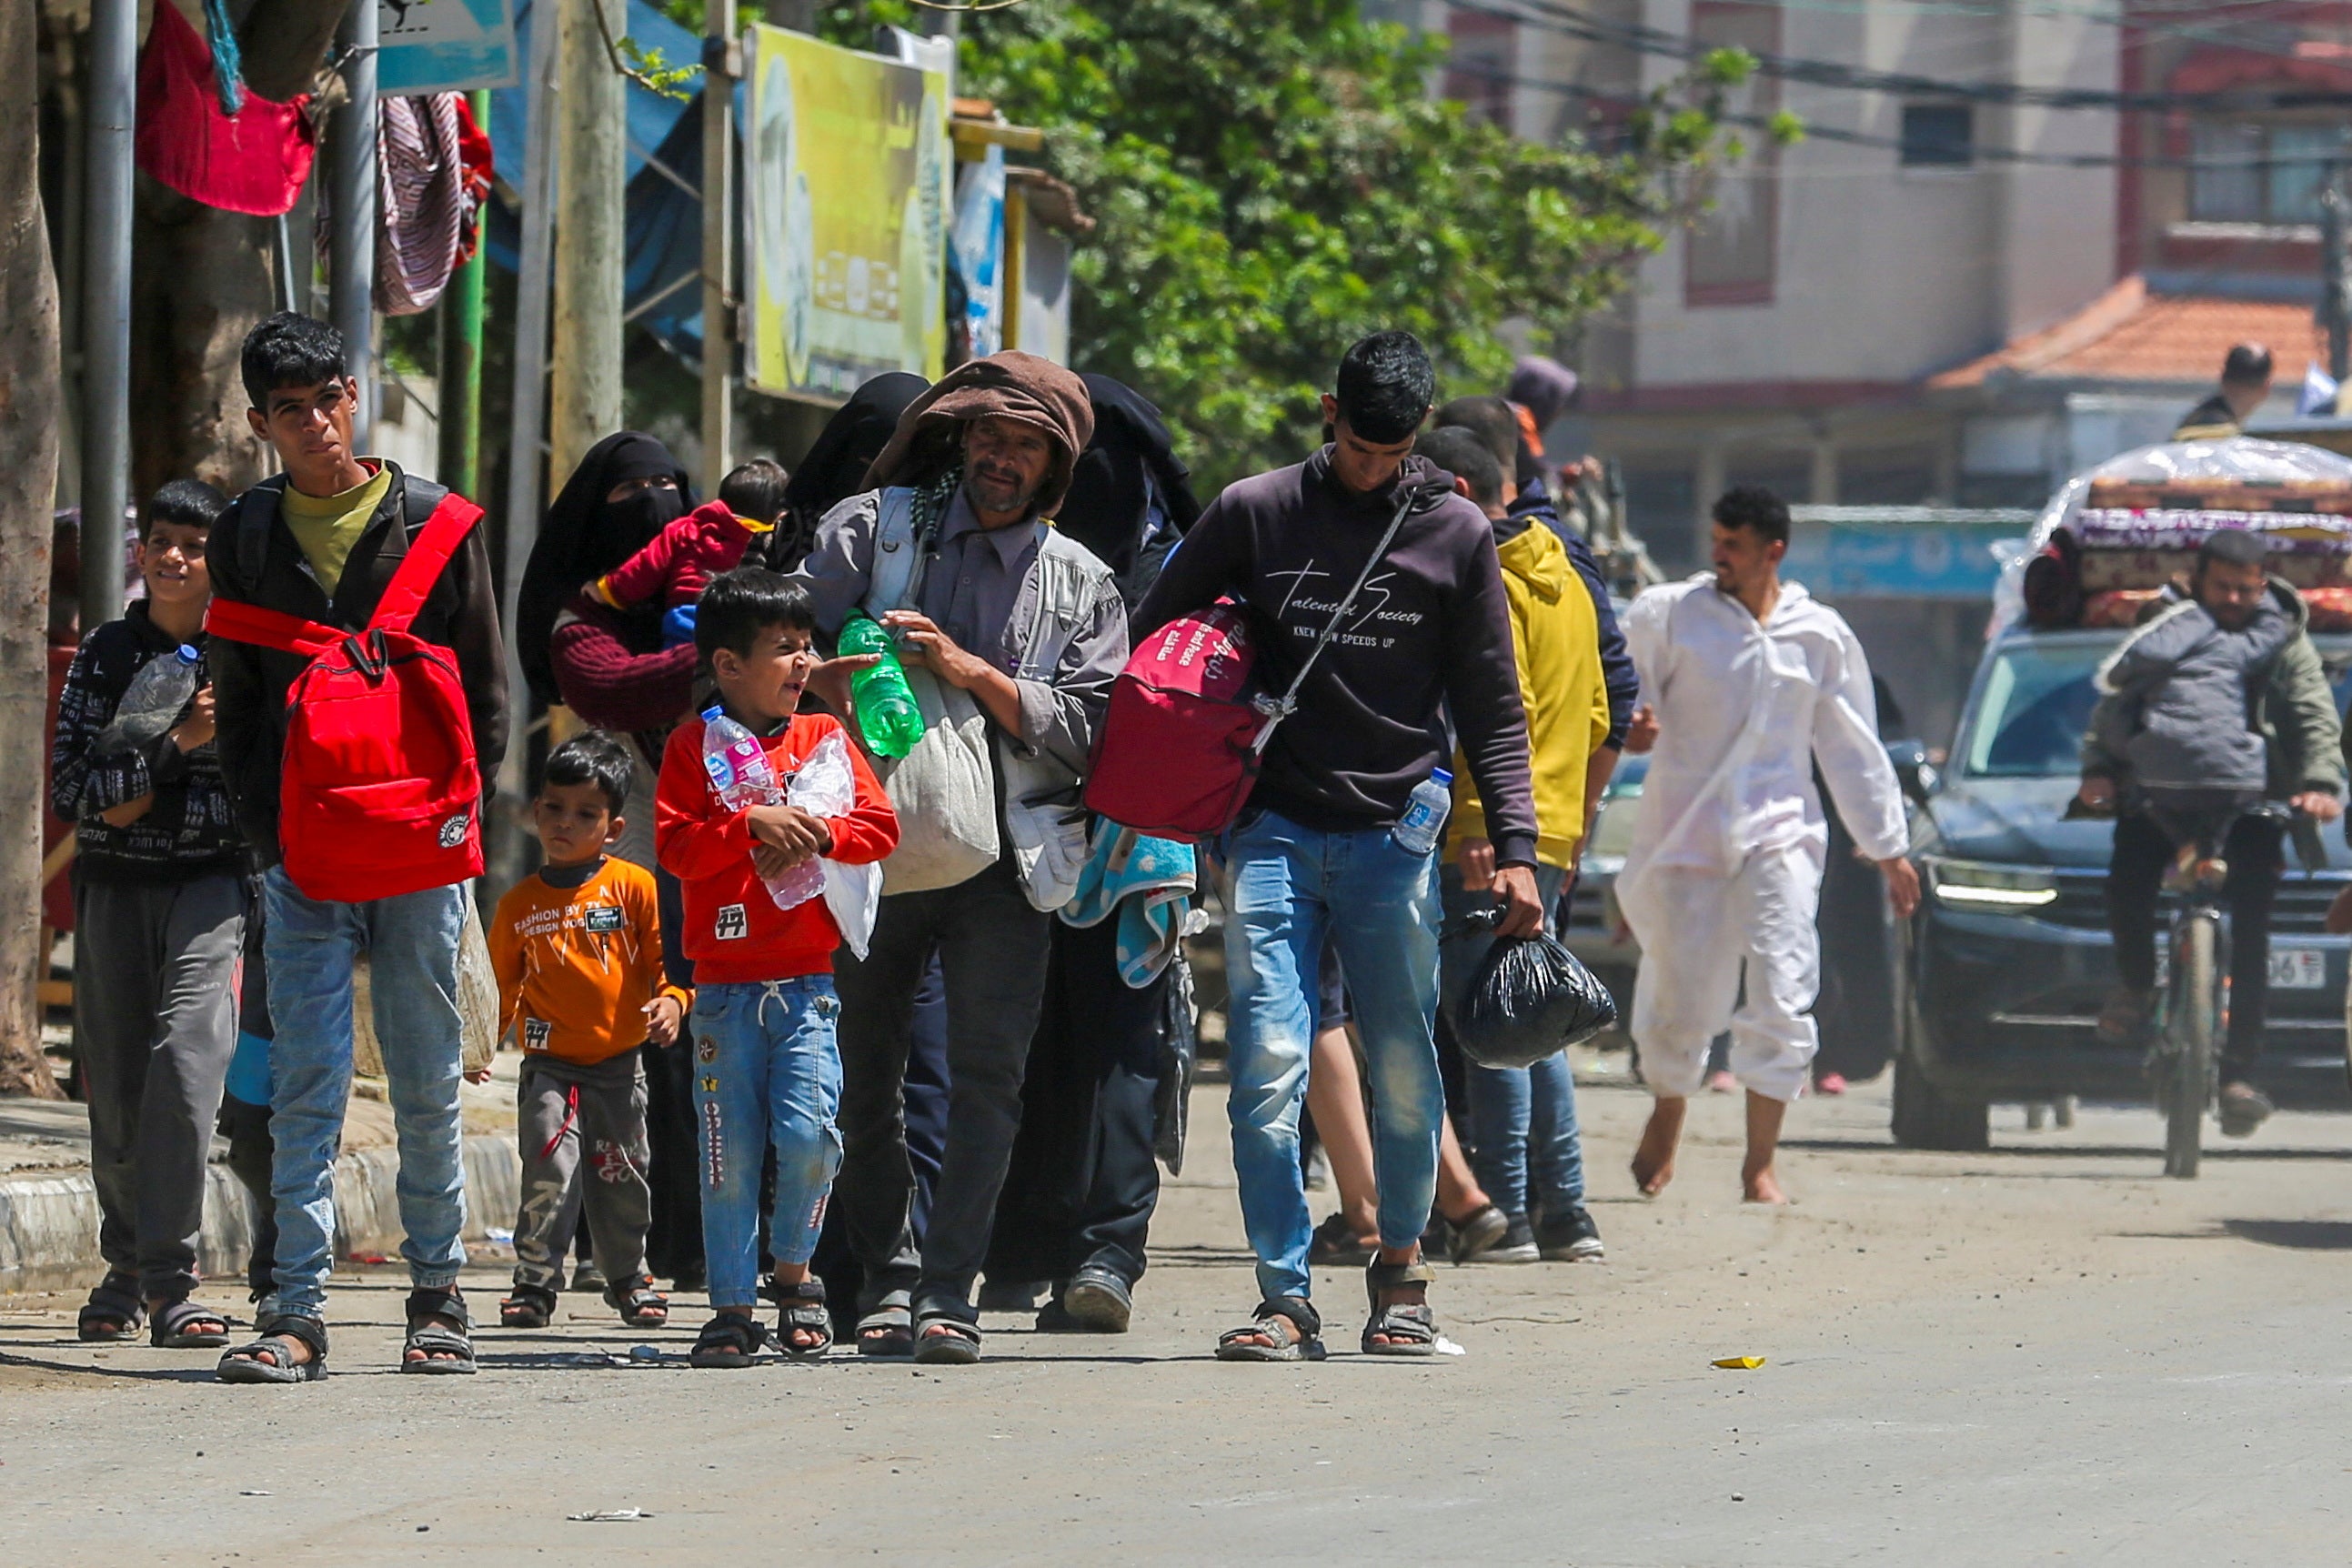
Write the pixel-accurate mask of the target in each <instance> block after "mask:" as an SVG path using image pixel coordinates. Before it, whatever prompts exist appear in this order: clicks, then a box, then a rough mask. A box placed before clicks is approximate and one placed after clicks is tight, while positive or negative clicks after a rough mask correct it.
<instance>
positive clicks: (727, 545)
mask: <svg viewBox="0 0 2352 1568" xmlns="http://www.w3.org/2000/svg"><path fill="white" fill-rule="evenodd" d="M752 533H753V529H752V527H751V524H750V523H748V522H746V521H743V520H742V519H741V518H740V517H737V516H736V515H735V509H734V508H732V507H730V506H729V505H728V504H727V503H726V502H725V501H723V500H714V501H705V502H704V503H703V504H702V505H700V506H698V507H696V508H695V509H694V510H692V511H690V512H688V513H687V514H686V515H685V516H684V517H681V518H679V519H678V520H677V521H675V522H673V523H671V524H669V525H668V526H667V528H664V529H663V530H662V531H660V532H659V533H656V534H655V535H654V536H653V538H652V540H651V541H649V542H647V543H646V547H645V548H644V549H642V550H640V551H638V552H636V553H635V555H632V556H630V557H629V558H628V559H627V560H626V561H624V562H622V563H620V564H619V565H618V566H615V567H614V568H613V569H612V570H611V571H610V572H607V573H605V574H604V575H603V576H602V577H599V578H597V579H596V581H595V583H594V584H593V586H592V588H591V590H590V591H591V592H592V593H593V594H594V595H596V596H597V597H598V598H600V599H602V600H604V603H606V604H607V605H612V606H613V608H614V609H616V610H628V609H635V607H636V606H637V605H644V604H649V603H651V602H653V601H654V600H656V599H658V600H659V601H660V602H661V606H662V608H663V609H665V610H672V609H676V608H677V606H678V605H691V604H692V603H694V602H695V600H697V599H698V598H700V597H702V590H703V589H704V588H706V587H708V586H709V584H710V580H711V579H712V578H713V577H716V576H718V575H719V574H720V573H721V572H732V571H734V570H735V568H736V567H738V566H740V565H741V564H743V552H744V551H745V550H746V549H747V548H749V547H750V545H751V536H752Z"/></svg>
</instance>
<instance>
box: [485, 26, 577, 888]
mask: <svg viewBox="0 0 2352 1568" xmlns="http://www.w3.org/2000/svg"><path fill="white" fill-rule="evenodd" d="M554 9H555V7H554V5H549V7H548V10H549V11H550V12H552V11H553V10H554ZM535 21H536V24H537V25H536V26H533V27H532V28H531V30H530V58H529V60H528V61H527V63H526V64H525V66H524V69H525V71H526V72H527V73H528V74H527V75H526V76H525V77H524V78H523V126H524V132H523V134H524V141H523V154H522V254H521V255H520V258H518V261H517V265H518V267H519V268H520V275H519V276H518V277H517V278H516V279H515V340H514V422H513V425H512V426H511V429H510V432H509V441H510V445H509V447H508V449H507V540H506V574H505V579H504V580H505V585H506V592H505V595H503V597H502V599H501V601H500V605H499V609H500V612H501V614H502V616H503V618H504V619H503V624H504V625H505V626H506V631H507V635H506V650H507V693H508V698H509V701H510V702H511V703H512V704H513V705H514V710H515V712H516V713H517V714H519V715H521V716H522V720H523V721H527V720H528V719H529V717H530V711H531V708H532V700H531V696H530V683H529V682H528V681H526V680H525V679H523V673H522V651H521V645H520V643H518V642H517V641H516V640H515V614H516V605H517V604H518V603H519V601H520V598H521V595H522V574H523V571H524V568H525V567H527V566H528V565H529V564H530V548H531V546H532V545H533V544H535V543H537V542H538V541H539V508H540V494H541V492H540V473H541V467H540V466H541V464H542V463H543V462H545V461H546V458H545V455H544V453H542V451H541V447H542V446H543V445H544V442H545V438H546V426H547V307H548V262H549V259H550V252H551V250H552V248H553V244H554V232H555V134H556V132H555V105H556V100H557V98H558V96H559V95H558V93H557V90H556V81H555V70H556V58H557V55H558V53H559V51H558V49H557V47H556V37H557V34H558V33H559V32H560V31H561V30H562V24H561V22H560V21H559V20H558V18H557V17H556V16H553V15H542V16H537V17H536V18H535ZM529 792H530V735H529V732H528V730H527V727H526V723H525V722H522V721H519V722H518V723H517V724H516V726H515V733H514V736H513V738H512V739H511V740H510V741H509V742H508V745H507V754H506V761H505V762H504V763H501V764H500V765H499V798H500V799H502V800H505V801H507V802H508V803H509V805H510V806H511V805H512V803H515V802H519V801H521V800H522V799H523V798H524V797H525V796H526V795H528V794H529ZM483 826H485V827H486V828H487V829H488V831H489V833H490V842H489V846H488V848H489V852H490V855H491V856H492V858H493V865H494V867H495V868H496V869H497V871H498V879H497V881H496V884H495V885H497V886H499V887H507V886H510V885H511V884H512V883H514V882H515V881H517V880H519V879H520V878H521V877H522V876H523V875H524V873H525V872H526V871H528V870H529V867H528V866H527V865H526V864H525V860H526V858H527V856H526V851H527V850H528V848H529V845H528V844H527V843H526V842H525V836H524V834H523V832H522V828H521V825H520V823H519V822H518V821H516V819H515V818H514V816H512V814H511V811H510V810H508V811H499V812H495V813H493V814H491V816H490V819H489V821H488V822H487V823H485V824H484V825H483Z"/></svg>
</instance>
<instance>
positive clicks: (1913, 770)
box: [1886, 741, 1944, 805]
mask: <svg viewBox="0 0 2352 1568" xmlns="http://www.w3.org/2000/svg"><path fill="white" fill-rule="evenodd" d="M1886 760H1887V761H1888V762H1890V763H1894V764H1895V782H1896V783H1897V784H1900V785H1901V786H1902V788H1903V793H1904V795H1906V796H1907V797H1908V798H1909V799H1910V801H1911V802H1912V804H1913V805H1927V797H1928V796H1929V795H1934V794H1935V793H1936V791H1937V789H1938V788H1940V787H1941V786H1942V784H1943V782H1944V777H1943V774H1942V773H1938V772H1937V769H1936V764H1935V763H1933V762H1932V761H1930V760H1929V759H1928V756H1927V746H1926V744H1925V743H1924V742H1918V741H1889V742H1886Z"/></svg>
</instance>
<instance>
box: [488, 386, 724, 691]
mask: <svg viewBox="0 0 2352 1568" xmlns="http://www.w3.org/2000/svg"><path fill="white" fill-rule="evenodd" d="M665 474H666V475H667V476H668V477H669V478H671V479H674V480H676V481H677V489H675V490H667V489H646V490H641V491H639V492H638V493H637V494H635V495H633V496H631V497H629V498H628V499H627V500H619V501H610V500H605V499H604V498H605V497H606V496H607V495H609V494H610V493H611V492H612V489H613V487H614V485H617V484H620V483H621V482H623V481H624V480H626V479H654V478H657V477H659V476H662V475H665ZM693 507H694V490H693V487H692V483H691V481H690V480H688V478H687V473H686V469H685V468H683V467H681V466H680V465H679V463H678V460H677V458H674V457H672V456H671V455H670V450H669V448H668V447H665V446H663V445H662V444H661V442H660V441H659V440H657V439H656V438H655V437H651V436H648V435H646V434H645V433H644V432H643V431H640V430H624V431H621V432H620V433H619V434H618V435H614V436H607V437H604V439H603V440H601V441H599V442H597V443H596V444H595V445H594V446H593V447H589V448H588V452H587V455H586V456H585V457H583V458H581V459H580V466H579V467H578V468H574V469H572V477H571V478H570V479H565V480H564V481H563V489H562V490H560V491H558V492H557V494H556V497H555V500H554V502H553V504H551V505H550V506H549V507H548V509H547V516H546V517H545V519H543V520H542V521H541V523H540V526H539V538H538V540H537V542H534V543H533V544H532V545H531V550H530V564H529V565H527V566H526V567H524V569H523V574H522V591H521V593H520V595H518V599H517V604H516V606H515V625H514V627H513V635H514V638H515V649H516V655H517V657H518V658H519V659H520V662H521V664H522V672H523V675H524V677H525V679H528V680H529V681H530V689H531V691H532V692H533V693H534V694H535V695H536V696H537V697H538V698H539V700H541V701H542V702H547V703H551V704H552V703H556V702H560V701H562V696H561V695H560V694H559V693H558V692H557V690H556V687H555V670H554V668H553V667H552V666H551V665H550V663H549V662H548V641H549V639H550V638H551V637H553V636H554V635H555V617H556V616H558V615H559V614H561V613H562V609H563V606H564V605H567V604H569V603H570V602H571V601H572V595H575V594H577V593H578V592H579V591H580V586H581V584H583V583H586V582H589V581H591V580H592V579H593V578H597V577H601V576H603V575H604V574H605V573H607V572H610V571H611V570H612V569H613V568H614V567H615V566H618V565H619V564H620V563H622V562H624V561H626V560H627V559H628V558H629V557H630V556H632V555H634V554H635V553H636V552H638V551H640V550H642V549H644V548H645V547H646V544H647V543H649V542H651V541H652V539H653V537H654V535H655V534H656V533H659V532H660V531H662V529H663V527H664V526H665V525H666V524H667V523H669V522H671V521H675V520H677V519H678V518H681V517H684V516H685V515H686V514H687V513H688V511H690V510H693Z"/></svg>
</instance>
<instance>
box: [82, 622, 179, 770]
mask: <svg viewBox="0 0 2352 1568" xmlns="http://www.w3.org/2000/svg"><path fill="white" fill-rule="evenodd" d="M203 657H204V656H203V655H201V654H199V653H198V652H196V650H195V649H194V648H192V647H189V646H188V645H187V644H185V643H182V644H181V645H180V646H179V647H175V648H173V650H172V651H171V652H170V653H167V654H160V655H158V656H157V657H155V658H151V659H149V660H148V661H147V662H146V663H145V664H144V665H142V667H141V668H140V670H139V673H138V674H136V675H134V676H132V677H131V686H130V689H127V690H126V691H124V692H123V694H122V701H121V705H120V706H119V707H117V708H116V709H115V710H114V721H113V722H112V723H110V724H109V725H107V727H106V728H105V729H104V730H103V731H100V734H99V737H98V745H99V746H100V747H101V748H104V749H107V750H115V749H129V750H134V751H135V750H139V749H142V748H144V747H146V746H149V745H152V744H153V743H154V742H155V740H156V738H157V737H159V736H161V735H162V734H163V731H166V730H169V729H170V728H171V727H172V723H173V721H174V720H176V719H178V718H179V716H180V710H182V709H184V708H185V707H186V706H187V705H188V699H189V698H191V697H194V695H195V694H196V661H197V660H198V659H199V658H203Z"/></svg>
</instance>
